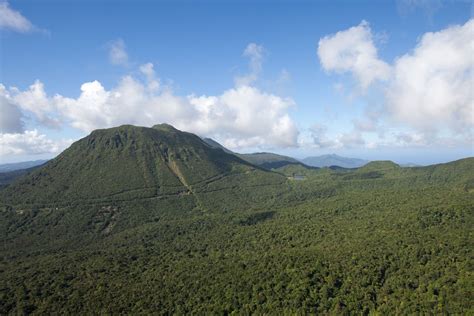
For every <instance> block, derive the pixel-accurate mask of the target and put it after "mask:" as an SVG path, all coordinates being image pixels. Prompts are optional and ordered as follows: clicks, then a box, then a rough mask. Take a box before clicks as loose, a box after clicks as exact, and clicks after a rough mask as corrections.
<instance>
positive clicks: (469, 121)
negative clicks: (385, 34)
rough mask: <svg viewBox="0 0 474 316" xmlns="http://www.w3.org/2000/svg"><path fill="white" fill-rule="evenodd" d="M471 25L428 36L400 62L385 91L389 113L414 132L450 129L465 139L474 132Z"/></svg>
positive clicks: (473, 34)
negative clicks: (462, 134)
mask: <svg viewBox="0 0 474 316" xmlns="http://www.w3.org/2000/svg"><path fill="white" fill-rule="evenodd" d="M473 38H474V19H471V20H470V21H468V22H467V23H465V24H464V25H457V26H452V27H449V28H447V29H444V30H442V31H439V32H434V33H426V34H425V35H423V37H422V38H421V40H420V41H419V43H418V45H417V47H416V48H415V49H414V50H413V51H412V52H410V53H408V54H405V55H403V56H401V57H400V58H398V59H397V60H396V62H395V64H394V67H393V68H394V76H393V78H392V80H391V82H390V84H389V85H388V88H387V90H386V102H387V106H388V110H389V111H390V112H391V113H392V114H393V115H394V117H395V118H396V119H397V120H399V121H401V122H403V123H406V124H409V125H410V126H412V127H415V128H418V129H421V130H426V131H433V130H437V129H440V128H441V127H448V128H450V129H451V130H452V131H455V132H459V133H463V132H466V131H469V130H471V131H472V127H473V126H474V96H473V88H474V58H473V56H474V46H473Z"/></svg>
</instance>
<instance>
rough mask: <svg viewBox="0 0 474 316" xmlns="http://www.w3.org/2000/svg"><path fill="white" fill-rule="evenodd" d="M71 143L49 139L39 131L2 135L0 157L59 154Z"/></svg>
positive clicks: (0, 136)
mask: <svg viewBox="0 0 474 316" xmlns="http://www.w3.org/2000/svg"><path fill="white" fill-rule="evenodd" d="M71 142H72V141H71V140H59V141H54V140H51V139H48V138H47V137H46V135H43V134H40V133H38V131H37V130H31V131H25V132H24V133H2V134H0V155H5V156H6V155H37V154H49V153H51V154H57V153H59V152H60V151H62V150H63V149H64V148H66V147H67V146H68V145H70V144H71Z"/></svg>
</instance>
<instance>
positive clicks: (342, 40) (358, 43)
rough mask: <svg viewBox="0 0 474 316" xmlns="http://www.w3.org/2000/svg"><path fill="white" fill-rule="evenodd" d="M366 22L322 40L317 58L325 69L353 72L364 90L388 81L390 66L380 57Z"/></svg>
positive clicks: (337, 71)
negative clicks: (374, 83)
mask: <svg viewBox="0 0 474 316" xmlns="http://www.w3.org/2000/svg"><path fill="white" fill-rule="evenodd" d="M372 37H373V36H372V31H371V29H370V26H369V24H368V23H367V22H365V21H362V22H361V23H360V24H359V25H358V26H354V27H351V28H349V29H347V30H345V31H340V32H337V33H336V34H333V35H328V36H325V37H323V38H322V39H320V40H319V44H318V56H319V59H320V62H321V65H322V67H323V69H324V70H326V71H328V72H330V71H334V72H336V73H346V72H349V73H352V74H353V75H354V77H355V78H356V79H357V80H358V82H359V84H360V87H361V88H362V89H363V90H365V89H367V88H368V87H369V86H370V85H371V84H372V83H373V82H374V81H376V80H387V79H388V78H389V76H390V66H389V65H388V64H387V63H385V62H384V61H382V60H380V59H379V58H378V54H377V48H376V47H375V45H374V42H373V38H372Z"/></svg>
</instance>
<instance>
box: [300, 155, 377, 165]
mask: <svg viewBox="0 0 474 316" xmlns="http://www.w3.org/2000/svg"><path fill="white" fill-rule="evenodd" d="M301 161H302V162H303V163H304V164H306V165H308V166H312V167H318V168H322V167H331V166H338V167H343V168H359V167H362V166H364V165H366V164H367V163H369V161H368V160H364V159H359V158H348V157H342V156H339V155H336V154H330V155H322V156H314V157H307V158H304V159H302V160H301Z"/></svg>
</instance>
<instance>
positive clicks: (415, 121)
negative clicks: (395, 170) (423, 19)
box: [316, 19, 474, 146]
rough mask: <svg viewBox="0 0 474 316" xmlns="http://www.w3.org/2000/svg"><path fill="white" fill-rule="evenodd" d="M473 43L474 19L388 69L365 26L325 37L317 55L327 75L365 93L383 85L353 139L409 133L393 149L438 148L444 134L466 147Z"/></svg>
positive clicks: (473, 122)
mask: <svg viewBox="0 0 474 316" xmlns="http://www.w3.org/2000/svg"><path fill="white" fill-rule="evenodd" d="M473 38H474V19H471V20H469V21H468V22H466V23H465V24H464V25H455V26H451V27H448V28H446V29H443V30H440V31H438V32H431V33H426V34H424V35H423V36H422V37H421V38H420V40H419V41H418V44H417V46H416V47H415V48H414V49H413V50H412V51H410V52H408V53H406V54H404V55H401V56H399V57H398V58H396V59H395V62H394V63H393V64H392V65H389V64H387V63H385V62H383V61H381V60H380V59H379V58H378V57H377V50H376V48H375V44H374V42H373V38H372V34H371V30H370V28H369V26H368V24H367V23H366V22H364V21H363V22H362V23H361V24H360V25H358V26H355V27H351V28H349V29H347V30H344V31H341V32H338V33H336V34H334V35H329V36H326V37H324V38H322V39H321V40H320V41H319V47H318V55H319V58H320V62H321V65H322V66H323V68H324V69H325V70H327V71H335V72H339V73H344V72H349V73H351V74H352V75H353V77H354V78H355V79H356V81H357V82H358V84H359V85H360V86H361V87H363V88H364V87H365V88H366V87H368V86H370V85H371V84H372V83H374V82H375V81H377V80H383V83H382V84H380V85H378V86H377V88H378V89H377V90H376V91H375V93H377V96H379V97H380V101H379V102H378V104H375V105H370V104H369V105H368V108H367V109H366V110H365V113H364V116H363V117H362V118H357V119H354V120H353V127H354V129H353V134H354V135H356V134H358V135H363V134H364V133H376V134H378V135H379V136H380V137H382V138H383V137H384V133H385V130H386V129H389V128H396V129H397V128H398V129H399V128H406V129H410V130H411V132H410V133H411V136H410V137H408V136H409V134H408V133H407V132H404V133H401V134H398V135H392V136H391V140H390V142H391V144H397V145H403V146H405V145H407V144H413V145H417V146H418V145H429V144H435V143H439V141H440V138H438V137H437V134H443V135H444V136H443V137H444V140H443V142H444V143H446V141H445V140H446V133H448V134H449V135H450V136H449V137H451V139H453V140H454V139H456V141H460V142H461V143H462V142H463V140H462V139H461V138H459V137H457V136H458V135H463V137H464V140H466V139H472V132H473V127H474V96H473V91H474V58H473V57H472V56H474V46H473V45H472V39H473ZM362 65H365V66H362ZM366 101H367V100H366ZM369 103H374V102H369ZM358 138H360V137H358ZM383 142H384V141H381V143H383ZM317 143H318V142H316V144H317ZM340 143H346V142H345V141H340ZM354 143H357V142H354ZM361 144H362V143H361ZM366 145H367V143H366Z"/></svg>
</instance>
